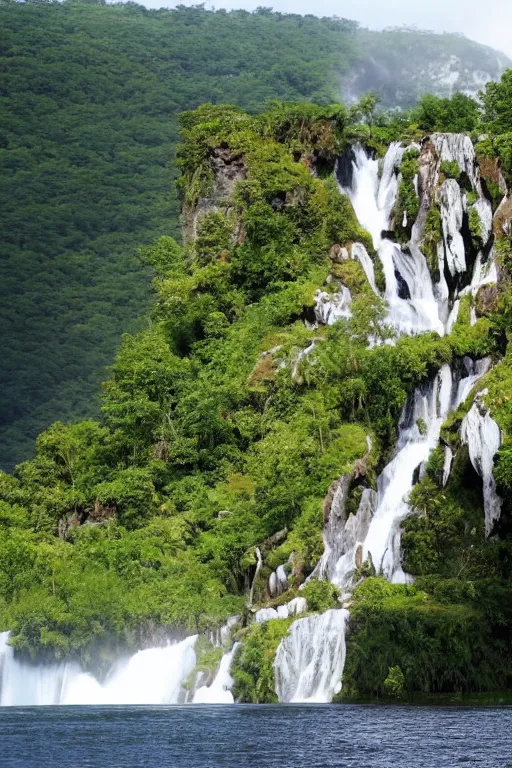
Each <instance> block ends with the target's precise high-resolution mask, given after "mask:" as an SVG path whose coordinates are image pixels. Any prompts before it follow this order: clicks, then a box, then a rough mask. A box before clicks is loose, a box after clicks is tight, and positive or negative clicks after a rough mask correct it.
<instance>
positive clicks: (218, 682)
mask: <svg viewBox="0 0 512 768" xmlns="http://www.w3.org/2000/svg"><path fill="white" fill-rule="evenodd" d="M238 646H239V643H235V644H234V645H233V648H232V649H231V650H230V651H228V653H225V654H224V655H223V657H222V659H221V662H220V666H219V669H218V672H217V674H216V675H215V679H214V681H213V683H212V684H211V685H210V686H205V685H203V686H202V687H201V688H198V689H197V691H196V692H195V694H194V698H193V700H192V703H193V704H233V702H234V699H233V694H232V693H231V688H232V687H233V678H232V677H231V675H230V669H231V663H232V661H233V658H234V655H235V653H236V649H237V648H238Z"/></svg>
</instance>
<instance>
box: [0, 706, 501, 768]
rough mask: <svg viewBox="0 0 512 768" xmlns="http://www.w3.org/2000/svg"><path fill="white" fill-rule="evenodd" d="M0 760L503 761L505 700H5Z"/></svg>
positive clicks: (80, 766) (374, 767)
mask: <svg viewBox="0 0 512 768" xmlns="http://www.w3.org/2000/svg"><path fill="white" fill-rule="evenodd" d="M0 766H1V768H167V767H169V768H217V766H219V767H222V768H251V767H252V766H254V768H274V767H275V768H352V766H354V768H356V767H357V768H456V767H457V768H458V767H459V766H460V767H461V768H508V767H509V766H511V767H512V707H503V708H494V707H489V708H473V707H405V706H372V705H368V706H365V705H357V706H356V705H348V704H347V705H290V706H285V705H276V706H249V705H230V706H223V705H218V706H191V705H188V706H183V707H179V706H159V707H154V706H148V707H37V708H36V707H32V708H18V707H13V708H10V707H5V708H2V709H0Z"/></svg>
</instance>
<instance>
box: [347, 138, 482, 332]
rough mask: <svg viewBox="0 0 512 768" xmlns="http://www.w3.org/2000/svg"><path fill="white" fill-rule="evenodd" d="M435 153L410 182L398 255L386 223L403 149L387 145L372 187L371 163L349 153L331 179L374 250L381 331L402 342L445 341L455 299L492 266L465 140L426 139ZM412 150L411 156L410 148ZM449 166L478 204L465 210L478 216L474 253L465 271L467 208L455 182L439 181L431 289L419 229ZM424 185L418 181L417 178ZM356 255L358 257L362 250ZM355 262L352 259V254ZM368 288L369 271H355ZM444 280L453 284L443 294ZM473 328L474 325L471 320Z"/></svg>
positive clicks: (358, 150) (473, 289)
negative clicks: (415, 208)
mask: <svg viewBox="0 0 512 768" xmlns="http://www.w3.org/2000/svg"><path fill="white" fill-rule="evenodd" d="M431 140H432V142H433V145H434V147H435V150H436V152H437V156H436V160H435V161H432V163H431V164H430V165H428V164H427V165H426V166H424V168H423V176H422V174H421V173H420V175H419V176H417V177H416V178H415V189H416V193H417V195H418V198H419V204H420V212H419V214H418V217H417V220H416V222H414V224H413V227H412V236H411V240H410V242H409V243H408V244H407V246H406V247H402V246H401V245H399V244H398V243H396V242H394V241H393V240H391V239H390V236H389V229H390V225H391V215H392V212H393V208H394V205H395V202H396V197H397V191H398V179H399V169H400V163H401V161H402V157H403V154H404V151H405V148H404V147H402V146H401V145H400V143H399V142H394V143H392V144H391V145H390V147H389V149H388V151H387V153H386V156H385V158H384V160H383V165H382V173H381V176H380V179H379V161H378V160H373V159H372V158H371V157H370V156H368V155H367V154H366V152H365V151H364V149H363V148H362V147H361V146H356V147H354V148H353V149H352V151H351V165H350V168H349V169H347V160H346V159H345V161H344V163H345V164H344V166H343V167H342V168H340V166H339V165H338V168H337V176H338V182H339V185H340V190H341V192H342V193H343V194H345V195H347V196H348V197H349V199H350V201H351V202H352V205H353V208H354V211H355V213H356V216H357V219H358V221H359V223H360V224H361V226H362V227H364V228H365V229H366V230H367V231H368V232H369V233H370V235H371V236H372V239H373V245H374V248H375V249H376V251H377V254H378V258H379V259H380V261H381V264H382V268H383V271H384V277H385V282H386V287H385V291H384V298H385V300H386V303H387V308H388V315H387V323H388V324H389V325H390V326H392V327H393V328H395V329H396V331H397V332H398V333H405V334H409V335H413V334H418V333H425V332H428V331H437V333H439V334H440V335H444V334H445V333H450V331H451V330H452V327H453V325H454V323H455V321H456V319H457V313H458V309H459V305H460V299H461V297H462V296H464V295H465V294H466V293H470V294H471V295H472V296H473V297H475V296H476V294H477V292H478V290H479V289H480V288H481V287H482V286H483V285H485V284H487V283H491V282H496V277H497V273H496V260H495V252H494V248H493V247H492V209H491V204H490V202H489V201H488V200H487V199H486V198H485V197H484V195H483V191H482V185H481V183H480V176H479V171H478V167H477V164H476V158H475V152H474V148H473V145H472V143H471V140H470V139H469V138H468V137H466V136H463V135H460V136H459V135H457V134H454V135H448V134H434V135H433V136H432V137H431ZM414 148H417V146H416V145H414ZM443 160H448V161H456V162H457V163H458V165H459V167H460V169H461V170H462V171H464V172H465V173H466V175H467V178H468V179H469V181H470V183H471V186H472V190H473V192H474V193H476V195H477V196H478V199H477V201H476V203H473V205H472V207H473V208H474V210H475V212H476V213H477V215H478V219H479V221H480V229H481V240H482V249H481V250H480V251H479V252H478V254H477V255H476V259H475V263H474V265H472V267H471V272H469V271H468V265H467V264H466V248H465V243H464V239H463V222H464V217H465V215H466V214H467V213H468V212H469V208H470V207H471V206H470V204H469V203H468V195H467V193H466V192H465V191H464V190H463V189H462V188H461V187H460V186H459V184H458V183H457V181H455V179H446V180H445V181H444V182H443V183H442V185H441V187H440V188H439V191H438V193H437V202H438V204H439V209H440V217H441V224H442V233H441V234H440V241H439V243H438V247H437V253H438V268H439V278H438V282H437V283H434V282H433V280H432V276H431V274H430V271H429V268H428V265H427V261H426V259H425V256H424V254H423V253H422V250H421V241H422V238H423V234H424V229H425V220H426V212H427V210H428V208H429V206H430V205H431V203H432V202H433V200H432V198H433V195H434V193H433V190H432V182H435V183H437V182H438V181H439V178H440V164H441V161H443ZM423 177H425V179H426V181H424V178H423ZM422 187H424V188H422ZM363 250H364V249H363ZM357 258H359V259H360V261H361V263H362V264H363V261H362V260H361V258H360V253H359V251H358V252H357ZM363 267H364V268H365V272H366V274H367V277H368V281H369V283H370V286H371V287H372V289H373V290H374V291H376V288H375V282H374V280H373V271H372V273H371V275H370V274H369V273H368V266H367V264H366V265H365V264H363ZM446 274H449V275H450V276H451V279H452V281H453V282H454V283H456V285H455V287H453V286H452V288H451V289H450V288H449V287H448V284H447V280H446V276H445V275H446ZM472 317H473V321H476V317H475V316H474V314H473V316H472Z"/></svg>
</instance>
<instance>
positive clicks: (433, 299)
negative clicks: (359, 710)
mask: <svg viewBox="0 0 512 768" xmlns="http://www.w3.org/2000/svg"><path fill="white" fill-rule="evenodd" d="M429 142H430V145H431V146H432V147H433V151H432V152H431V153H430V155H429V157H430V160H429V161H428V162H425V163H423V165H420V170H419V172H418V176H417V177H416V179H415V180H414V186H415V190H416V194H417V196H418V198H419V203H420V206H419V207H420V211H419V214H418V217H417V219H416V221H415V222H414V223H413V226H412V234H411V240H410V242H409V243H408V244H407V246H405V247H403V246H401V245H400V244H398V243H397V242H394V241H393V240H392V239H390V232H389V230H390V225H391V219H392V214H393V209H394V206H395V202H396V198H397V192H398V185H399V173H400V164H401V162H402V157H403V154H404V152H405V151H406V149H405V148H404V147H402V146H401V144H400V143H399V142H394V143H393V144H391V145H390V147H389V149H388V151H387V153H386V156H385V158H384V160H383V163H382V169H381V174H380V178H379V161H377V160H373V159H372V158H371V157H369V156H368V155H367V154H366V152H365V151H364V149H363V148H362V147H360V146H356V147H354V148H353V150H352V152H351V155H350V157H347V156H346V157H345V158H344V159H343V160H340V161H339V163H338V166H337V169H336V174H337V178H338V182H339V186H340V190H341V192H342V193H343V194H345V195H347V196H348V197H349V199H350V201H351V203H352V205H353V208H354V211H355V214H356V216H357V219H358V221H359V223H360V224H361V226H362V227H364V228H365V229H366V230H367V231H368V232H369V233H370V235H371V237H372V240H373V245H374V248H375V250H376V252H377V255H378V258H379V260H380V263H381V265H382V270H383V273H384V278H385V289H384V293H383V298H384V299H385V301H386V304H387V319H386V323H387V324H388V325H389V326H391V327H392V328H394V329H395V331H396V332H397V333H398V334H409V335H413V334H419V333H424V332H429V331H436V332H437V333H439V334H440V335H444V334H445V333H449V332H450V331H451V330H452V328H453V326H454V324H455V322H456V321H457V316H458V311H459V307H460V304H461V300H462V299H463V297H464V296H466V295H468V294H469V295H470V296H471V297H472V306H471V323H474V322H476V310H475V308H474V306H473V305H474V301H473V300H474V299H475V298H476V296H477V294H478V291H479V290H480V289H481V288H482V286H484V285H487V284H489V283H493V282H496V280H497V269H496V260H495V251H494V247H493V240H492V237H493V236H492V228H493V216H492V209H491V205H490V203H489V201H488V200H486V198H485V197H484V195H483V191H482V185H481V183H480V176H479V170H478V165H477V163H476V159H475V153H474V148H473V145H472V143H471V140H470V139H469V138H468V137H466V136H463V135H446V134H434V135H433V136H431V137H430V139H429ZM429 151H430V150H429ZM427 154H428V153H427ZM425 156H427V155H425ZM444 160H446V161H450V162H453V161H455V162H457V163H458V165H459V168H460V170H461V172H463V173H464V174H465V176H466V179H469V182H470V184H471V189H472V191H473V193H476V195H477V199H476V202H473V203H472V204H470V202H469V200H471V198H469V197H468V194H467V192H466V191H465V190H463V189H462V188H461V186H460V185H459V183H458V182H457V181H455V179H446V180H444V181H443V180H442V178H440V165H441V162H442V161H444ZM440 181H442V184H440V185H439V182H440ZM434 189H435V190H436V192H435V195H436V197H435V200H436V202H437V204H438V206H439V211H440V217H441V228H442V234H440V242H439V243H438V246H437V264H438V272H439V277H438V279H437V282H435V283H434V282H433V279H432V275H431V272H430V269H429V267H428V265H427V261H426V258H425V256H424V254H423V252H422V250H421V248H422V239H423V235H424V230H425V222H426V217H427V211H428V210H429V207H430V205H431V204H432V202H433V199H434V192H433V190H434ZM471 209H473V210H474V211H475V212H476V214H477V216H478V221H479V223H480V224H479V228H480V236H479V238H476V242H479V243H480V245H479V246H475V245H474V243H473V245H472V247H471V249H470V250H471V261H474V263H473V264H471V261H470V267H471V268H472V274H471V275H470V274H469V273H468V272H469V270H468V253H469V251H468V248H467V247H466V243H465V240H464V228H465V227H466V229H467V220H468V217H469V214H470V211H471ZM473 218H474V216H473ZM406 223H410V222H406ZM477 247H480V250H478V253H476V250H477ZM339 250H340V255H339V257H338V258H339V259H346V258H352V259H357V260H358V261H359V263H360V264H361V266H362V268H363V270H364V273H365V275H366V278H367V280H368V283H369V285H370V287H371V289H372V291H373V292H374V293H375V294H376V295H381V293H380V291H379V289H378V288H377V285H376V280H375V267H374V262H373V261H372V258H371V257H370V255H369V253H368V252H367V250H366V249H365V247H364V246H363V245H362V244H361V243H353V244H352V246H351V248H350V249H339ZM349 250H350V253H349ZM343 252H344V253H343ZM342 253H343V255H342ZM434 256H435V251H434ZM333 286H334V290H332V291H329V292H328V291H321V290H319V291H317V294H316V297H315V318H316V321H317V323H318V324H322V325H332V324H333V323H335V322H337V321H338V320H340V319H347V318H350V317H351V314H352V307H351V304H352V296H351V294H350V291H349V289H348V288H347V287H346V286H344V285H343V284H342V283H341V282H337V283H336V284H335V285H334V284H333ZM313 327H317V326H316V325H315V326H313ZM320 341H322V337H321V336H319V337H317V338H316V339H314V340H313V341H312V342H311V344H310V345H309V346H308V347H307V348H306V349H304V350H301V351H300V352H299V353H298V355H297V357H296V359H295V361H294V364H293V366H292V379H293V381H295V382H299V381H300V380H301V377H300V363H301V360H303V359H304V358H307V357H308V355H309V354H310V353H311V352H312V350H313V349H314V347H315V345H316V344H317V343H318V342H320ZM489 367H490V361H489V360H488V359H485V360H480V361H476V362H474V361H472V360H471V359H469V358H464V360H463V370H462V371H461V370H460V368H457V369H455V370H452V369H451V368H450V367H449V366H448V365H445V366H443V367H442V368H441V370H440V371H439V372H438V373H437V375H436V376H435V377H434V378H433V380H432V381H430V382H429V383H428V384H425V385H422V386H420V387H418V388H417V389H416V390H415V392H414V393H413V394H412V395H411V397H410V398H409V399H408V401H407V403H406V405H405V406H404V409H403V412H402V414H401V418H400V422H399V436H398V441H397V445H396V448H395V452H394V455H393V458H392V459H391V461H390V462H389V463H388V465H387V466H386V467H385V468H384V469H383V471H382V473H381V475H380V477H379V478H378V482H377V489H378V490H377V492H376V491H374V490H371V489H368V488H366V489H364V490H363V492H362V496H361V500H360V503H359V507H358V510H357V512H356V514H350V515H348V518H346V511H345V506H346V501H347V499H348V497H349V494H350V491H351V485H352V482H353V479H354V476H355V472H352V473H349V474H346V475H344V476H342V477H341V478H340V479H339V480H338V482H337V484H333V486H332V499H331V505H330V513H329V518H328V519H326V522H325V526H324V545H325V551H324V554H323V556H322V558H321V559H320V561H319V563H318V566H317V568H316V569H315V571H314V573H313V576H314V577H315V578H326V579H329V580H330V581H332V582H333V583H334V584H336V585H337V586H339V587H340V588H341V591H342V593H344V594H345V598H344V599H346V598H347V596H348V594H349V593H350V590H351V589H352V587H353V586H354V581H355V580H356V572H357V571H358V570H359V569H360V568H361V567H362V566H363V565H364V564H365V562H366V563H367V564H368V565H373V567H374V569H375V572H376V573H378V574H381V575H383V576H385V577H386V578H387V579H388V580H390V581H392V582H394V583H407V582H408V581H409V580H410V577H409V576H408V575H407V574H405V573H404V571H403V569H402V566H401V557H400V550H401V524H402V522H403V520H404V519H405V517H407V516H408V515H410V514H411V513H412V510H411V507H410V506H409V505H408V502H407V499H408V495H409V493H410V491H411V489H412V488H413V485H414V482H415V480H416V479H417V478H418V477H421V476H422V474H423V473H424V471H425V466H426V462H427V460H428V457H429V455H430V453H431V451H432V450H433V449H434V448H435V447H436V446H437V445H438V444H439V437H440V431H441V426H442V424H443V422H444V421H445V419H446V417H447V416H448V415H449V413H450V412H452V411H453V410H454V409H456V408H457V407H458V406H459V405H460V403H462V402H463V401H464V400H465V399H466V398H467V397H468V395H469V394H470V392H471V390H472V389H473V387H474V386H475V384H476V383H477V382H478V380H479V379H480V378H481V377H482V376H483V375H484V374H485V373H486V372H487V371H488V370H489ZM484 395H485V390H484V391H483V392H481V393H479V395H478V396H477V397H476V398H475V402H474V403H473V405H472V407H471V408H470V410H469V411H468V413H467V415H466V416H465V418H464V420H463V423H462V428H461V439H462V441H463V442H464V443H466V444H467V445H468V449H469V457H470V460H471V462H472V465H473V467H474V468H475V470H476V472H477V473H478V474H479V475H480V476H481V477H482V482H483V495H484V509H485V529H486V533H487V535H490V534H491V533H492V530H493V527H494V524H495V522H496V520H497V519H498V518H499V516H500V512H501V504H502V500H501V499H500V498H499V496H498V495H497V493H496V485H495V483H494V478H493V459H494V455H495V453H496V451H497V450H498V448H499V446H500V442H501V435H500V431H499V428H498V426H497V424H496V423H495V422H494V421H493V419H492V418H491V416H490V413H489V411H488V409H487V408H486V407H485V403H484V401H483V397H484ZM370 450H371V445H370V446H369V451H370ZM452 460H453V453H452V451H451V449H450V448H449V447H448V446H446V447H445V458H444V466H443V484H444V485H446V483H447V482H448V480H449V476H450V472H451V466H452ZM260 559H261V558H260ZM370 561H371V563H370ZM288 586H289V585H288V577H287V574H286V569H285V567H284V565H280V566H279V567H278V568H277V569H276V570H275V571H274V572H273V573H272V574H271V575H270V578H269V583H268V588H269V594H270V595H271V596H272V597H276V596H278V595H279V594H281V593H283V592H286V590H287V589H288ZM306 610H307V601H306V600H305V598H303V597H301V596H299V597H296V598H294V599H293V600H291V601H290V602H288V603H286V604H284V605H280V606H278V607H277V608H263V609H261V610H259V611H257V612H256V614H255V620H256V622H257V623H262V622H265V621H269V620H274V619H281V618H289V617H294V616H298V615H299V614H302V613H305V612H306ZM348 621H349V612H348V611H347V610H345V609H343V608H341V609H336V610H332V609H331V610H328V611H326V612H325V613H323V614H320V615H314V616H306V617H304V618H300V619H297V620H296V621H294V622H293V623H292V624H291V627H290V629H289V632H288V634H287V635H286V636H285V637H284V639H283V640H282V641H281V643H280V644H279V647H278V649H277V653H276V657H275V662H274V670H275V684H276V693H277V695H278V698H279V700H280V701H283V702H327V701H330V700H331V699H332V696H333V695H334V694H335V693H337V692H338V691H339V690H340V688H341V682H340V681H341V676H342V673H343V668H344V663H345V632H346V628H347V625H348ZM235 622H236V617H233V618H232V619H230V621H229V622H228V624H227V625H226V626H225V627H224V628H223V629H222V630H220V631H219V632H218V633H217V634H216V635H215V637H213V636H212V637H211V638H210V640H211V642H213V644H214V645H215V646H216V647H221V648H223V651H224V653H223V656H222V659H221V662H220V665H219V667H218V669H217V672H216V674H215V675H214V676H213V679H212V677H209V676H208V674H207V673H204V672H197V673H196V674H195V683H194V685H192V686H190V684H189V681H190V678H191V676H192V678H193V677H194V670H195V669H196V666H197V656H196V650H195V646H196V640H197V636H196V635H194V636H191V637H187V638H185V639H184V640H181V641H179V642H174V643H170V644H168V645H167V646H164V647H158V648H148V649H145V650H140V651H138V652H137V653H135V654H133V655H132V656H130V657H126V658H124V659H121V660H119V661H117V662H116V663H115V664H114V665H113V666H112V668H111V669H110V671H109V672H108V674H107V675H106V677H105V678H104V680H102V681H100V680H98V679H97V678H96V677H95V676H94V675H92V674H90V673H88V672H85V671H84V669H83V668H82V667H81V666H80V664H78V663H77V662H74V661H73V662H71V661H70V662H62V663H53V664H37V665H35V664H31V663H29V662H26V661H22V660H20V659H18V658H17V657H16V656H15V653H14V650H13V649H12V648H11V647H10V646H9V645H8V638H9V633H7V632H4V633H0V705H1V706H16V705H18V706H24V705H45V704H49V705H51V704H114V705H119V704H164V703H185V702H187V701H192V703H194V704H212V703H232V702H233V695H232V693H231V687H232V685H233V679H232V677H231V674H230V670H231V665H232V662H233V658H234V655H235V652H236V647H237V646H236V644H235V646H233V647H232V648H230V649H229V634H230V630H231V628H232V627H233V625H234V623H235ZM186 683H187V684H186ZM208 683H209V684H208ZM185 684H186V685H185ZM189 689H190V690H189Z"/></svg>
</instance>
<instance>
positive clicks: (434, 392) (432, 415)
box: [323, 357, 491, 589]
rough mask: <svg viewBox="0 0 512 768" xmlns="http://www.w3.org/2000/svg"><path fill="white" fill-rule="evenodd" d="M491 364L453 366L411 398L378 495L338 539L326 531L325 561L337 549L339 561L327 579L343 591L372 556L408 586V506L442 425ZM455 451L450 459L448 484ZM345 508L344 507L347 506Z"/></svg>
mask: <svg viewBox="0 0 512 768" xmlns="http://www.w3.org/2000/svg"><path fill="white" fill-rule="evenodd" d="M490 365H491V361H490V359H489V358H484V359H482V360H478V361H476V362H474V361H473V360H471V358H468V357H465V358H464V359H463V370H462V372H461V373H459V372H457V371H453V372H452V370H451V369H450V367H449V366H448V365H445V366H443V367H442V368H441V370H440V371H439V373H438V374H437V375H436V376H435V378H434V379H433V381H431V382H430V383H429V384H427V385H422V386H420V387H418V388H417V389H416V390H415V392H414V393H413V395H412V397H410V398H409V400H408V401H407V403H406V405H405V406H404V409H403V411H402V415H401V417H400V422H399V436H398V441H397V445H396V449H395V454H394V457H393V458H392V459H391V461H390V462H389V464H388V465H387V466H386V467H384V469H383V471H382V474H381V475H380V477H379V478H378V481H377V487H378V492H377V494H376V493H375V492H374V491H372V490H370V489H366V490H365V491H363V494H362V497H361V501H360V504H359V509H358V511H357V514H356V515H353V514H352V515H349V517H348V519H347V521H346V522H345V524H344V526H343V525H342V526H341V527H340V526H338V528H337V532H336V533H335V534H333V535H334V536H337V541H336V542H335V543H334V542H331V540H330V539H331V538H333V537H332V536H329V537H328V534H329V528H328V524H327V525H326V527H325V528H324V541H326V537H328V544H329V546H327V542H326V551H325V552H324V555H323V558H327V557H329V555H330V552H332V551H336V553H337V557H338V559H337V562H336V564H335V566H334V568H333V567H332V565H331V566H330V568H329V569H327V568H326V569H325V575H326V576H327V577H328V578H330V579H331V581H332V582H333V583H334V584H336V585H337V586H339V587H340V588H342V589H350V588H351V587H352V583H353V575H354V572H355V570H356V569H357V568H360V567H361V565H362V563H363V562H364V561H365V560H367V559H368V558H369V557H370V558H371V561H372V564H373V566H374V568H375V570H376V572H377V573H380V574H382V575H383V576H385V577H386V578H387V579H389V580H390V581H393V582H395V583H397V582H407V581H408V580H409V577H408V576H407V574H405V573H404V572H403V570H402V567H401V564H400V537H401V532H400V524H401V522H402V521H403V519H404V518H405V517H407V516H408V515H409V514H411V508H410V507H409V505H408V503H407V497H408V494H409V493H410V491H411V489H412V487H413V484H414V479H415V476H416V475H417V473H419V474H420V475H421V474H422V473H423V472H424V470H425V466H426V462H427V460H428V457H429V455H430V453H431V451H432V450H433V449H434V448H435V447H436V446H437V444H438V442H439V435H440V431H441V426H442V424H443V422H444V421H445V419H446V417H447V416H448V414H449V413H450V412H451V411H453V410H455V409H456V408H458V407H459V405H460V404H461V403H462V402H463V401H464V400H465V399H466V397H467V396H468V395H469V393H470V391H471V389H472V388H473V387H474V385H475V384H476V382H477V381H478V380H479V379H480V378H481V377H482V376H483V375H484V374H485V373H487V371H488V370H489V368H490ZM451 461H452V455H451V452H450V453H449V454H446V455H445V464H444V476H443V480H444V482H445V483H446V482H447V481H448V477H449V472H450V469H451ZM343 508H344V506H343Z"/></svg>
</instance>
